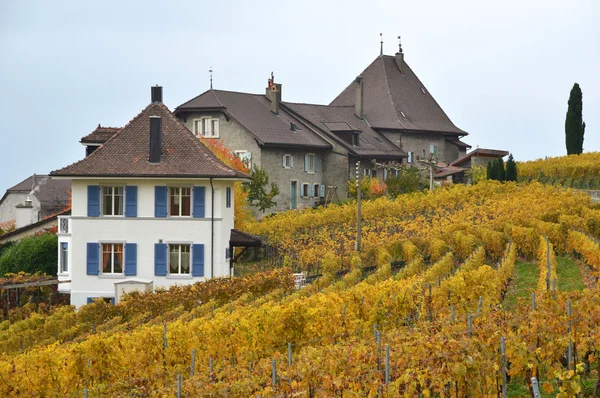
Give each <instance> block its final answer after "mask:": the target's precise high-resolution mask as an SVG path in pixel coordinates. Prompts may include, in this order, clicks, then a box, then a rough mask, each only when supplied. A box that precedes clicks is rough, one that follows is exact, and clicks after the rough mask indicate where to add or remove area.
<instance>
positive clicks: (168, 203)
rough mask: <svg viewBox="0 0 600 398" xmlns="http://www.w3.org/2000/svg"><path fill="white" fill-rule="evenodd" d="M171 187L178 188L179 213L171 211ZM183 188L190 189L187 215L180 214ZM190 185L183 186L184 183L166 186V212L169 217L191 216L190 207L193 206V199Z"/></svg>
mask: <svg viewBox="0 0 600 398" xmlns="http://www.w3.org/2000/svg"><path fill="white" fill-rule="evenodd" d="M172 189H179V214H172V213H171V201H172V199H171V190H172ZM183 189H188V190H189V191H190V208H189V213H190V214H188V215H182V213H183V211H182V210H183V197H184V195H183V191H182V190H183ZM192 191H193V190H192V187H190V186H185V185H183V186H182V185H171V186H169V187H167V209H168V214H169V217H181V218H184V217H191V216H192V208H193V206H194V205H193V200H194V198H193V197H192Z"/></svg>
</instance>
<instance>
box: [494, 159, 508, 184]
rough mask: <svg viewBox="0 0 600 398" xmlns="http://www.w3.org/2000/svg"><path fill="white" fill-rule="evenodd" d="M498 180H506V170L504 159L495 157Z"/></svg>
mask: <svg viewBox="0 0 600 398" xmlns="http://www.w3.org/2000/svg"><path fill="white" fill-rule="evenodd" d="M496 167H497V171H496V173H497V175H498V178H497V179H498V181H506V170H505V169H504V160H503V159H502V158H498V159H496Z"/></svg>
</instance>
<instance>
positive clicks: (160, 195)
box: [154, 186, 167, 217]
mask: <svg viewBox="0 0 600 398" xmlns="http://www.w3.org/2000/svg"><path fill="white" fill-rule="evenodd" d="M166 216H167V187H161V186H157V187H154V217H166Z"/></svg>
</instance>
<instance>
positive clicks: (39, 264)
mask: <svg viewBox="0 0 600 398" xmlns="http://www.w3.org/2000/svg"><path fill="white" fill-rule="evenodd" d="M57 264H58V238H57V236H56V235H54V234H51V233H43V234H40V235H37V236H30V237H27V238H24V239H22V240H21V241H20V242H18V243H16V244H14V245H12V246H10V247H9V248H8V249H6V250H4V251H3V252H2V256H1V257H0V276H2V275H5V274H7V273H17V272H20V271H23V272H28V273H31V274H33V273H36V272H41V273H45V274H48V275H56V271H57V267H58V266H57Z"/></svg>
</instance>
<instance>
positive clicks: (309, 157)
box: [304, 153, 315, 174]
mask: <svg viewBox="0 0 600 398" xmlns="http://www.w3.org/2000/svg"><path fill="white" fill-rule="evenodd" d="M304 171H305V172H307V173H311V174H312V173H314V172H315V154H314V153H307V154H306V156H304Z"/></svg>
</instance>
